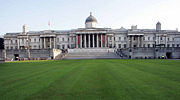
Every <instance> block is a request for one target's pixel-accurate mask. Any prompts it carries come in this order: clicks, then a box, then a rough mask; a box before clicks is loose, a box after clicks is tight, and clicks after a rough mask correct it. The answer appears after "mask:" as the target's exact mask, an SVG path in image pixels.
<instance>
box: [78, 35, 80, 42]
mask: <svg viewBox="0 0 180 100" xmlns="http://www.w3.org/2000/svg"><path fill="white" fill-rule="evenodd" d="M78 44H80V35H78Z"/></svg>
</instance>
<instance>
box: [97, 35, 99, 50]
mask: <svg viewBox="0 0 180 100" xmlns="http://www.w3.org/2000/svg"><path fill="white" fill-rule="evenodd" d="M98 37H99V36H98V34H97V48H98V47H99V39H98Z"/></svg>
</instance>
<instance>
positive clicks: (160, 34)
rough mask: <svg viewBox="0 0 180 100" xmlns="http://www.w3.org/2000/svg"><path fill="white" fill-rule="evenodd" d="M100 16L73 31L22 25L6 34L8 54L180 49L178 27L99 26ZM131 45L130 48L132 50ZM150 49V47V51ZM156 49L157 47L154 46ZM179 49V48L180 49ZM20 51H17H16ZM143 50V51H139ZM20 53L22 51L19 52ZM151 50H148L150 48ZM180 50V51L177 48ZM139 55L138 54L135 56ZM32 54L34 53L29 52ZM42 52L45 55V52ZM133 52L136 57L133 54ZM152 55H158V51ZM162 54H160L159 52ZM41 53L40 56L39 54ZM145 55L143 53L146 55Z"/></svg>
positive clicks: (5, 40) (158, 24)
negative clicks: (30, 28)
mask: <svg viewBox="0 0 180 100" xmlns="http://www.w3.org/2000/svg"><path fill="white" fill-rule="evenodd" d="M97 24H98V21H97V19H96V18H95V17H94V16H93V15H92V14H90V16H89V17H87V18H86V20H85V28H78V29H72V30H44V31H28V27H27V25H24V26H23V31H22V32H18V33H6V34H5V35H4V45H5V50H6V56H7V58H8V52H9V55H10V54H11V55H13V56H11V57H10V58H13V57H14V56H15V54H16V56H17V55H18V57H23V56H22V55H21V54H20V50H22V51H23V50H29V51H33V50H34V51H35V50H36V51H37V50H44V51H47V50H53V49H57V50H69V51H70V52H73V51H78V50H79V51H78V52H81V51H82V50H83V52H85V51H87V52H91V50H92V51H93V50H94V51H99V50H100V51H103V50H105V51H106V50H107V49H108V50H110V49H113V50H115V51H117V50H124V51H123V52H124V53H123V52H121V53H123V54H121V56H122V55H125V54H126V53H125V52H127V51H128V52H130V53H128V54H126V55H127V57H128V56H132V57H140V56H143V55H146V54H138V53H133V51H132V52H131V50H133V49H136V50H137V49H138V48H139V49H143V48H144V49H145V48H146V50H147V49H148V48H149V49H153V48H166V50H165V54H162V55H165V56H166V55H167V54H166V53H167V52H170V53H171V54H170V55H172V56H173V55H174V54H173V51H172V50H171V51H167V48H176V49H177V48H180V32H178V30H177V29H176V30H161V23H160V22H158V23H157V24H156V28H155V29H138V28H137V25H136V26H134V25H133V26H131V28H130V29H126V28H123V27H121V28H119V29H111V28H98V27H97ZM130 48H132V49H131V50H130V51H129V49H130ZM149 49H148V50H149ZM153 50H154V49H153ZM178 50H179V49H178ZM15 51H17V52H15ZM110 51H112V50H110ZM140 51H141V50H140ZM18 52H19V53H18ZM147 52H149V51H147ZM178 52H179V51H178ZM136 54H138V55H139V56H135V55H136ZM29 55H31V57H33V55H32V53H31V54H29ZM42 55H43V54H42ZM133 55H134V56H133ZM150 55H151V57H155V54H154V55H153V56H152V54H150ZM158 55H159V53H158ZM40 56H41V55H40ZM143 57H144V56H143Z"/></svg>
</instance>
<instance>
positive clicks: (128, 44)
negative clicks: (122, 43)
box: [126, 36, 130, 48]
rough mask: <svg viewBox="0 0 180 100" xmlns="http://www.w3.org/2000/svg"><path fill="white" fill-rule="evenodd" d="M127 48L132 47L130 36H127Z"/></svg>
mask: <svg viewBox="0 0 180 100" xmlns="http://www.w3.org/2000/svg"><path fill="white" fill-rule="evenodd" d="M126 43H127V48H129V47H130V43H129V36H127V42H126Z"/></svg>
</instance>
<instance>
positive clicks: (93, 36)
mask: <svg viewBox="0 0 180 100" xmlns="http://www.w3.org/2000/svg"><path fill="white" fill-rule="evenodd" d="M93 48H94V34H93Z"/></svg>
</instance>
